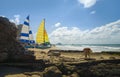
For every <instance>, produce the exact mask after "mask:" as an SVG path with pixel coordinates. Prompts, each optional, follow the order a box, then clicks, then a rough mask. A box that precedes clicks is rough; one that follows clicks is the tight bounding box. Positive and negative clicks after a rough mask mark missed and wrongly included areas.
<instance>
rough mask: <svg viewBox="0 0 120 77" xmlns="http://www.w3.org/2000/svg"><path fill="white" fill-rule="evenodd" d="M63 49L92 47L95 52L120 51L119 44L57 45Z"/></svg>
mask: <svg viewBox="0 0 120 77" xmlns="http://www.w3.org/2000/svg"><path fill="white" fill-rule="evenodd" d="M56 47H57V48H59V49H61V50H83V49H84V48H86V47H89V48H91V49H92V51H93V52H101V51H120V47H119V46H107V45H106V46H104V45H103V46H102V45H56Z"/></svg>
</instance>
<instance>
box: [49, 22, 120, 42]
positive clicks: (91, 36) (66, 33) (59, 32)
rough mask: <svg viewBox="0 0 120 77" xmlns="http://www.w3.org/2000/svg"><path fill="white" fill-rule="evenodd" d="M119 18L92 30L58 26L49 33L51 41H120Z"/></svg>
mask: <svg viewBox="0 0 120 77" xmlns="http://www.w3.org/2000/svg"><path fill="white" fill-rule="evenodd" d="M119 39H120V20H118V21H116V22H112V23H109V24H106V25H103V26H101V27H96V28H94V29H92V30H84V31H82V30H80V29H79V28H77V27H71V28H68V27H63V26H62V27H58V28H57V29H55V30H54V31H53V32H52V33H51V34H50V41H51V43H59V42H60V43H65V44H85V43H86V44H110V43H111V44H112V43H120V41H119Z"/></svg>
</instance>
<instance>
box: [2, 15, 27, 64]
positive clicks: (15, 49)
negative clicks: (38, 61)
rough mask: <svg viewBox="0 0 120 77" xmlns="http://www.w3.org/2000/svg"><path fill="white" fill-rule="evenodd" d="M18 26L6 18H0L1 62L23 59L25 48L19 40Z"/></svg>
mask: <svg viewBox="0 0 120 77" xmlns="http://www.w3.org/2000/svg"><path fill="white" fill-rule="evenodd" d="M17 32H18V29H17V27H16V25H15V24H14V23H12V22H10V21H9V20H8V19H7V18H5V17H0V62H1V61H4V60H6V59H9V60H10V59H11V60H12V59H21V57H22V58H23V56H24V55H25V54H24V52H25V48H24V47H23V46H22V45H21V44H20V42H19V41H18V40H17V39H16V38H17Z"/></svg>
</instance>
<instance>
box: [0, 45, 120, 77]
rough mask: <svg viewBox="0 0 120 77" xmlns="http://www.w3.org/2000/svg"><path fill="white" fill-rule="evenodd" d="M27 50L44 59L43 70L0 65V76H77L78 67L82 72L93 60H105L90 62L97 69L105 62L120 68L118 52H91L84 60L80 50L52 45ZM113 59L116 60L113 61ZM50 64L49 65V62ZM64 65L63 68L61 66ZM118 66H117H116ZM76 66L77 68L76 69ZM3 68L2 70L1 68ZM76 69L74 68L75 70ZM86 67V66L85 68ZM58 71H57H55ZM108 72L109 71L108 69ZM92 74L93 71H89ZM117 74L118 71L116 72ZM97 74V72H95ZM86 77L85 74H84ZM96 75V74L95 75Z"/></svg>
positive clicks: (38, 58)
mask: <svg viewBox="0 0 120 77" xmlns="http://www.w3.org/2000/svg"><path fill="white" fill-rule="evenodd" d="M28 50H31V51H32V52H34V56H36V60H41V59H43V60H44V61H46V64H47V65H48V66H47V67H45V69H44V70H43V71H41V70H36V69H35V68H23V67H13V66H1V67H0V77H51V76H52V75H51V74H53V75H54V77H79V76H80V75H83V74H80V72H77V71H78V68H79V67H80V66H81V68H79V70H81V72H83V68H84V69H85V68H86V67H85V65H86V66H87V65H88V64H89V63H90V62H93V64H94V62H95V63H97V62H99V61H103V60H104V61H105V63H104V62H100V63H97V64H95V65H93V64H90V66H89V68H93V66H94V68H95V69H94V70H97V69H98V67H101V68H103V67H104V66H106V65H107V64H106V62H107V61H108V62H107V63H108V64H112V65H113V66H110V67H108V68H114V69H116V70H117V72H118V71H119V68H120V61H118V60H120V54H109V53H102V52H99V53H98V52H92V53H91V55H90V58H91V60H86V59H85V56H84V53H83V52H81V51H75V52H73V50H72V52H71V51H69V50H67V52H66V50H58V49H57V48H56V47H52V48H49V49H37V48H30V49H28ZM49 51H54V52H58V51H59V52H60V55H59V56H55V55H53V56H49V55H48V53H49ZM109 60H113V63H111V62H110V63H109ZM115 60H117V61H116V62H118V63H115ZM87 62H88V63H87ZM49 63H50V64H52V65H50V64H49ZM81 63H84V66H83V65H81ZM63 67H64V68H63ZM117 67H118V68H117ZM76 68H77V69H76ZM2 69H3V70H2ZM6 69H7V70H6ZM65 69H67V70H66V71H64V70H65ZM75 69H76V70H75ZM86 69H88V68H86ZM68 70H74V72H70V73H68ZM50 71H52V72H53V73H52V72H51V74H50V75H49V72H50ZM56 71H58V72H56ZM90 71H91V69H90ZM108 73H109V71H108ZM91 74H93V73H91ZM117 74H118V73H117ZM95 75H97V74H95ZM84 77H87V76H84ZM90 77H91V76H90ZM96 77H97V76H96Z"/></svg>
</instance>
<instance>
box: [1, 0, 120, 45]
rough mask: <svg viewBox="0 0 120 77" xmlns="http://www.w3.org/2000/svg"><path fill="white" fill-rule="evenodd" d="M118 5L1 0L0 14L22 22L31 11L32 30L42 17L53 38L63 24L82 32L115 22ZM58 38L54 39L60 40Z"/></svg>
mask: <svg viewBox="0 0 120 77" xmlns="http://www.w3.org/2000/svg"><path fill="white" fill-rule="evenodd" d="M119 7H120V0H0V15H3V16H6V17H8V18H9V19H10V20H13V21H15V20H16V19H17V23H18V24H19V23H21V24H22V23H23V22H24V20H25V18H26V16H27V15H30V21H31V22H30V24H31V28H32V30H33V32H34V33H36V31H37V29H38V26H39V24H40V22H41V21H42V19H43V18H45V19H46V29H47V31H48V34H49V35H50V37H52V38H53V37H54V38H55V37H56V36H55V35H56V34H53V33H54V31H57V30H58V29H60V28H64V27H66V28H67V30H69V31H71V30H73V29H74V28H77V29H79V31H82V34H83V32H85V31H89V32H90V31H92V30H94V29H95V28H96V27H99V28H100V27H101V26H103V25H106V24H109V23H113V22H117V21H118V20H119V19H120V9H119ZM56 24H57V26H55V25H56ZM117 24H118V23H117ZM58 33H59V32H58ZM63 34H64V33H63ZM80 34H81V33H80ZM73 35H74V34H73ZM78 35H79V34H78ZM64 36H65V35H64ZM67 36H68V35H67ZM116 37H117V35H116ZM57 38H58V36H57ZM57 38H56V39H57ZM76 38H78V37H76ZM59 39H60V37H59ZM59 39H57V40H56V42H55V41H53V42H54V43H57V42H61V41H60V40H59ZM58 40H59V41H58ZM63 40H64V39H63ZM72 40H73V39H72ZM102 40H104V39H102ZM99 41H100V40H99ZM62 42H63V41H62ZM80 42H81V41H80ZM71 43H73V42H71ZM83 43H93V42H89V41H88V42H83ZM94 43H95V42H94ZM96 43H99V42H96ZM106 43H108V42H106ZM111 43H117V42H111ZM119 43H120V42H119Z"/></svg>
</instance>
